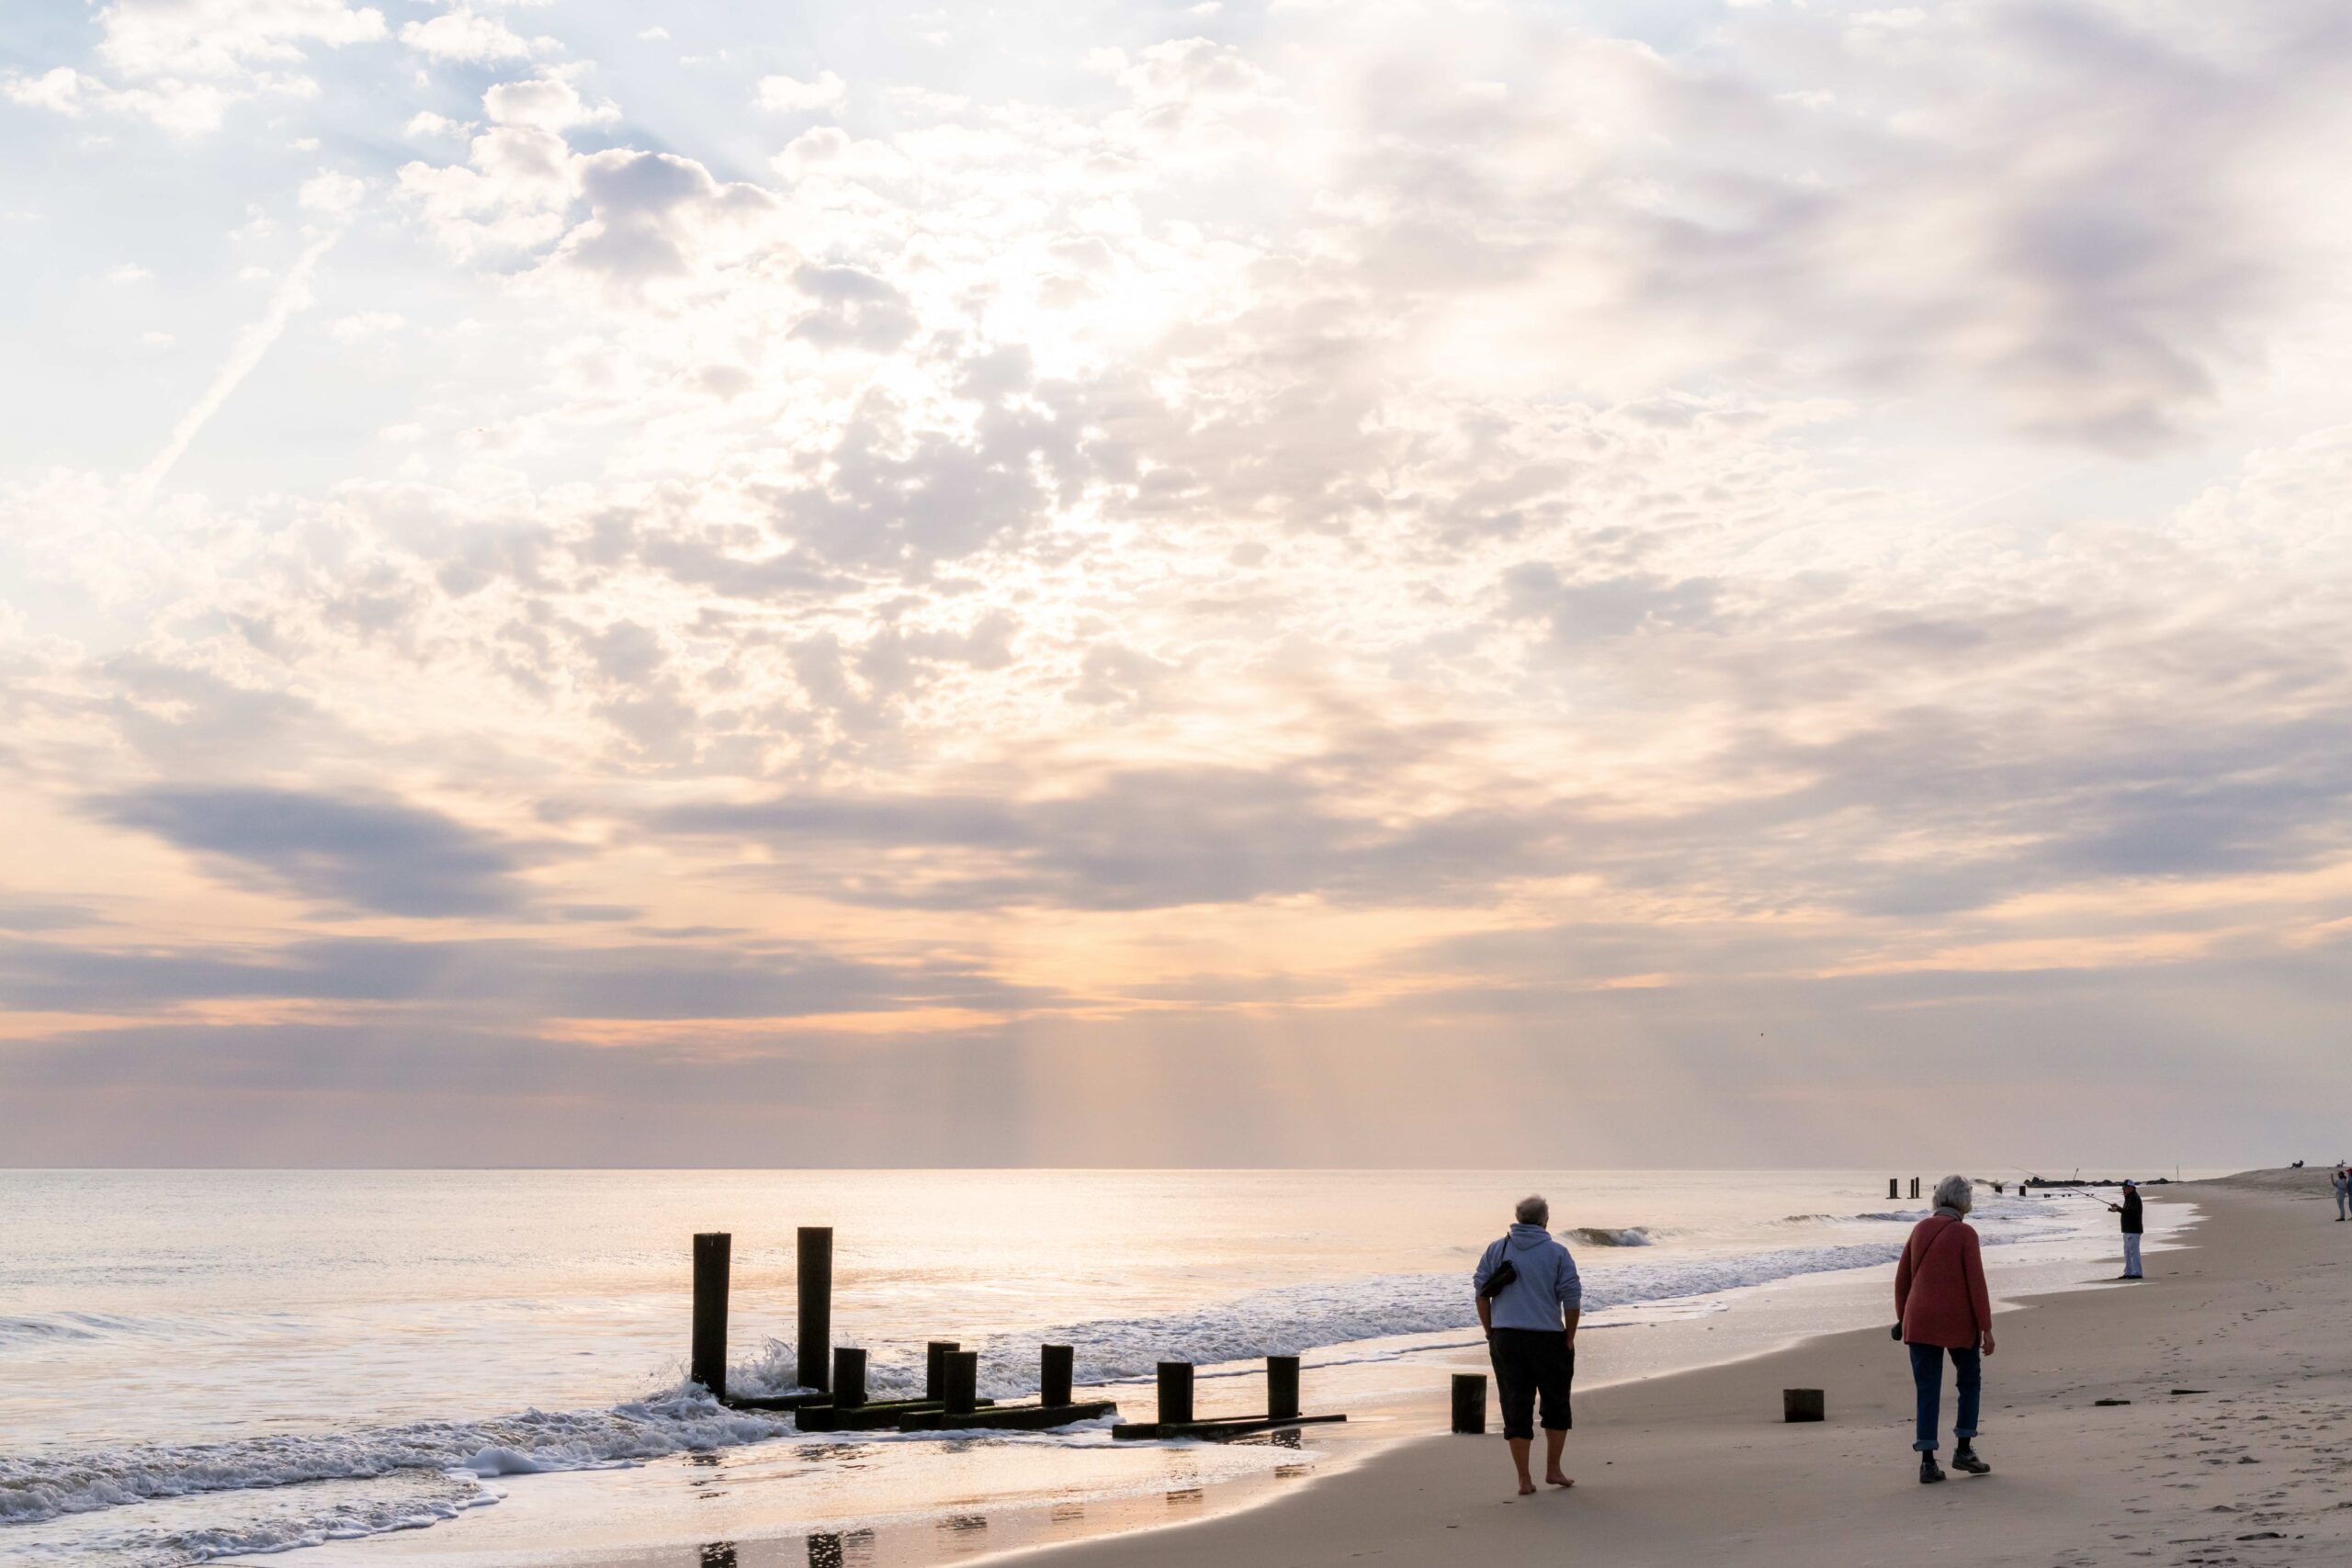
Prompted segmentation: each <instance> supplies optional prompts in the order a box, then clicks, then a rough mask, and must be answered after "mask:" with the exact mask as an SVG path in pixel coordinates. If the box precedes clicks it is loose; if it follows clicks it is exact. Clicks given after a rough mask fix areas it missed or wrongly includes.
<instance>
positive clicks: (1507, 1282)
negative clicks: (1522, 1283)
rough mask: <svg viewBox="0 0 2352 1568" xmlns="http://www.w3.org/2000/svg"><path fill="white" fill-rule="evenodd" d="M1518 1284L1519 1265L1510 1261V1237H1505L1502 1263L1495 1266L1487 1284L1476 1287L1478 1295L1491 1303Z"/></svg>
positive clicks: (1488, 1276)
mask: <svg viewBox="0 0 2352 1568" xmlns="http://www.w3.org/2000/svg"><path fill="white" fill-rule="evenodd" d="M1518 1283H1519V1265H1518V1264H1516V1263H1513V1262H1512V1261H1511V1260H1510V1237H1509V1236H1505V1237H1503V1256H1502V1261H1501V1262H1499V1263H1498V1264H1496V1265H1495V1271H1494V1272H1493V1273H1491V1274H1489V1275H1487V1282H1486V1283H1485V1284H1483V1285H1481V1286H1479V1287H1478V1294H1479V1296H1480V1297H1481V1298H1482V1299H1483V1300H1486V1301H1493V1300H1494V1299H1495V1298H1496V1297H1497V1296H1499V1295H1501V1294H1502V1293H1503V1292H1505V1291H1507V1290H1509V1289H1510V1287H1511V1286H1513V1285H1516V1284H1518Z"/></svg>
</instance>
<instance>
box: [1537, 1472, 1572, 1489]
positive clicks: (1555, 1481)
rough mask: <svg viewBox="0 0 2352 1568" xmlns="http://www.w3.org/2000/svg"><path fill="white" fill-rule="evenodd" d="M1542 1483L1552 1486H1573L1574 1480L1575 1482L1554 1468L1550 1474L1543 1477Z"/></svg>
mask: <svg viewBox="0 0 2352 1568" xmlns="http://www.w3.org/2000/svg"><path fill="white" fill-rule="evenodd" d="M1544 1483H1546V1484H1547V1485H1552V1486H1574V1485H1575V1484H1576V1482H1575V1480H1574V1479H1573V1478H1571V1477H1569V1476H1566V1475H1562V1474H1561V1473H1560V1472H1558V1471H1556V1470H1555V1471H1554V1472H1552V1473H1551V1474H1549V1475H1547V1476H1545V1477H1544Z"/></svg>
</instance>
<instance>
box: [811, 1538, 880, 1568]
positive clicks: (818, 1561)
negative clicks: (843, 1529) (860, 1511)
mask: <svg viewBox="0 0 2352 1568" xmlns="http://www.w3.org/2000/svg"><path fill="white" fill-rule="evenodd" d="M873 1561H874V1532H873V1531H872V1530H851V1531H849V1532H847V1533H846V1534H841V1535H834V1534H830V1533H828V1534H822V1535H812V1536H810V1537H809V1568H862V1565H863V1564H865V1563H870V1562H873Z"/></svg>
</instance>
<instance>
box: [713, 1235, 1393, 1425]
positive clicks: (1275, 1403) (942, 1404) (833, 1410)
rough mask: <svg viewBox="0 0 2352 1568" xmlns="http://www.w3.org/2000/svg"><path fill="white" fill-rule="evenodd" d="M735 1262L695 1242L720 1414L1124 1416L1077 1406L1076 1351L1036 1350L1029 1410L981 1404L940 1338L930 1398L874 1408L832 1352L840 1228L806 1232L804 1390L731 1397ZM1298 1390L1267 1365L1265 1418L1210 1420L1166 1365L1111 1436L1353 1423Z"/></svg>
mask: <svg viewBox="0 0 2352 1568" xmlns="http://www.w3.org/2000/svg"><path fill="white" fill-rule="evenodd" d="M733 1255H734V1237H733V1235H731V1234H729V1233H728V1232H725V1231H706V1232H703V1233H700V1234H698V1235H695V1238H694V1323H693V1339H692V1344H691V1348H690V1350H689V1354H688V1359H687V1364H688V1375H689V1376H690V1377H692V1378H693V1380H694V1381H695V1382H697V1383H700V1384H701V1385H702V1386H703V1387H704V1388H705V1389H707V1390H708V1391H709V1392H710V1394H711V1397H713V1398H714V1399H717V1400H718V1402H719V1403H720V1404H725V1405H728V1406H729V1407H731V1408H734V1409H738V1410H788V1411H791V1412H792V1413H793V1423H794V1425H795V1426H797V1427H799V1428H800V1430H802V1431H804V1432H858V1431H874V1430H878V1429H884V1428H890V1429H895V1430H898V1431H901V1432H961V1431H973V1430H999V1431H1042V1430H1049V1429H1051V1428H1053V1427H1067V1426H1069V1425H1071V1424H1073V1423H1075V1422H1079V1421H1092V1420H1097V1419H1100V1418H1101V1417H1103V1416H1115V1415H1117V1414H1118V1409H1119V1407H1118V1404H1116V1402H1114V1401H1112V1400H1108V1399H1079V1398H1077V1397H1076V1396H1075V1390H1074V1388H1073V1386H1072V1382H1073V1377H1074V1374H1075V1370H1076V1367H1077V1360H1078V1352H1077V1349H1076V1348H1075V1347H1073V1346H1069V1345H1041V1346H1039V1347H1038V1353H1037V1397H1036V1399H1035V1401H1034V1402H1031V1403H1026V1404H1000V1403H999V1402H997V1401H995V1400H993V1399H984V1398H982V1397H980V1395H979V1390H978V1385H979V1359H980V1358H979V1353H978V1351H975V1350H967V1349H965V1348H963V1347H962V1346H961V1345H960V1344H959V1343H958V1342H957V1341H956V1340H952V1339H934V1340H932V1341H930V1342H929V1343H928V1344H927V1345H926V1346H925V1348H924V1358H923V1396H922V1398H921V1399H887V1400H873V1399H869V1398H868V1397H867V1389H866V1381H867V1380H866V1373H867V1371H868V1356H867V1352H866V1350H865V1348H861V1347H857V1346H849V1345H834V1344H833V1343H832V1324H833V1305H832V1296H833V1232H832V1227H831V1226H830V1225H803V1226H801V1227H800V1228H799V1232H798V1236H797V1247H796V1255H795V1264H796V1268H795V1271H794V1288H795V1295H796V1305H797V1313H796V1327H797V1338H795V1340H794V1341H793V1359H794V1367H793V1380H794V1382H797V1384H798V1385H799V1387H798V1388H797V1390H796V1391H795V1392H793V1393H776V1394H745V1393H736V1392H734V1391H733V1390H730V1389H729V1387H728V1386H727V1329H728V1306H729V1292H730V1289H731V1286H732V1283H733V1280H732V1274H733V1263H734V1256H733ZM1298 1382H1299V1362H1298V1358H1297V1357H1295V1356H1269V1357H1267V1358H1266V1407H1265V1409H1264V1410H1262V1411H1252V1412H1249V1413H1246V1414H1241V1415H1227V1416H1209V1417H1206V1418H1200V1417H1196V1416H1194V1414H1193V1364H1192V1363H1191V1362H1189V1361H1162V1362H1160V1363H1159V1374H1158V1383H1159V1408H1158V1410H1157V1411H1156V1412H1155V1416H1154V1418H1153V1419H1152V1420H1150V1421H1143V1422H1125V1423H1122V1424H1120V1425H1118V1426H1115V1427H1113V1428H1112V1429H1111V1435H1112V1436H1113V1437H1114V1438H1129V1439H1132V1438H1238V1437H1246V1436H1249V1435H1250V1434H1251V1433H1255V1432H1267V1431H1272V1430H1273V1429H1275V1428H1276V1427H1301V1426H1308V1425H1311V1424H1314V1423H1317V1422H1325V1421H1344V1420H1346V1419H1347V1417H1346V1416H1338V1415H1332V1416H1306V1415H1302V1414H1300V1411H1299V1399H1298Z"/></svg>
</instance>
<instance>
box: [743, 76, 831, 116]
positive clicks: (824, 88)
mask: <svg viewBox="0 0 2352 1568" xmlns="http://www.w3.org/2000/svg"><path fill="white" fill-rule="evenodd" d="M848 99H849V84H848V83H846V82H844V81H842V79H841V78H840V77H839V76H837V75H835V74H833V73H831V72H830V71H828V72H826V73H823V74H822V75H820V76H819V77H818V78H817V79H816V80H815V81H813V82H803V81H801V80H799V79H798V78H797V77H793V76H763V77H761V78H760V85H759V91H758V92H757V94H756V95H755V96H754V97H753V102H755V103H757V104H758V105H759V107H762V108H763V109H766V110H768V111H769V112H771V113H774V114H807V113H811V112H816V111H823V112H826V113H831V112H832V111H835V110H838V109H839V108H840V107H842V104H844V103H846V102H847V101H848Z"/></svg>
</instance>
